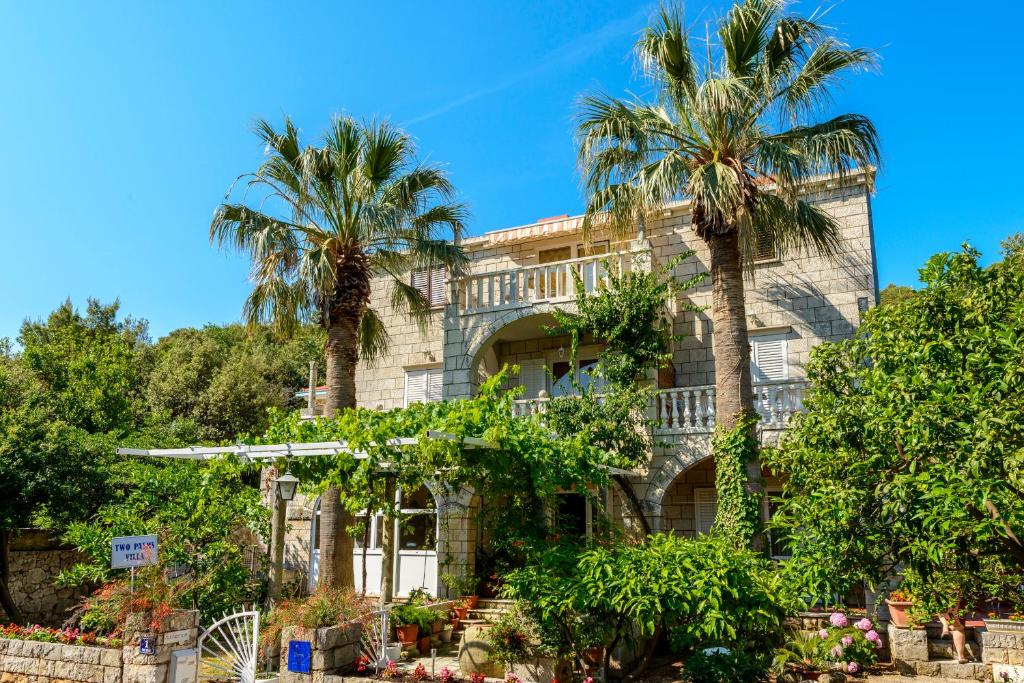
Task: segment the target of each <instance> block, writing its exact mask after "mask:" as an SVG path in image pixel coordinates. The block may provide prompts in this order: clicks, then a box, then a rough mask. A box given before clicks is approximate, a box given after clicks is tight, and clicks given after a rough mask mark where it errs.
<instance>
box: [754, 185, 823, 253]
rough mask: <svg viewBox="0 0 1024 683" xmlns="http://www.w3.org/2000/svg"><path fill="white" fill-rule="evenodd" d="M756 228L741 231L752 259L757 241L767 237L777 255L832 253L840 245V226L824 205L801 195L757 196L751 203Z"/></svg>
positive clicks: (764, 194)
mask: <svg viewBox="0 0 1024 683" xmlns="http://www.w3.org/2000/svg"><path fill="white" fill-rule="evenodd" d="M754 225H755V226H756V229H755V230H754V231H751V232H749V233H748V234H745V235H743V238H744V239H743V249H744V256H745V260H747V261H748V262H750V263H752V262H753V258H754V254H755V253H756V251H757V247H758V245H757V241H758V240H759V239H761V240H768V241H770V242H771V244H773V245H774V246H775V248H776V251H777V253H778V255H779V256H780V257H782V256H785V255H786V254H789V253H794V252H796V253H798V252H800V251H801V250H808V249H813V250H814V251H815V252H817V253H819V254H821V255H823V256H827V257H831V256H834V255H836V254H837V253H838V250H839V247H840V238H841V233H840V227H839V224H838V222H837V221H836V219H835V218H833V217H832V216H830V215H829V214H828V213H826V212H825V211H824V209H822V208H820V207H818V206H815V205H813V204H811V203H809V202H806V201H804V200H802V199H792V200H789V199H786V198H784V197H780V196H778V195H774V194H770V193H767V192H763V193H760V194H759V195H758V196H757V199H756V201H755V206H754Z"/></svg>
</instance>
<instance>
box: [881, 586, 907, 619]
mask: <svg viewBox="0 0 1024 683" xmlns="http://www.w3.org/2000/svg"><path fill="white" fill-rule="evenodd" d="M885 604H886V605H888V606H889V620H890V621H891V622H892V625H893V626H896V627H898V628H907V627H909V626H910V615H909V611H910V608H911V607H913V606H914V598H913V596H911V595H910V593H909V592H907V591H906V590H905V589H902V588H897V589H896V590H894V591H892V592H890V593H889V596H888V597H887V598H886V599H885Z"/></svg>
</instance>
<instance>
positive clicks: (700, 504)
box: [661, 458, 718, 537]
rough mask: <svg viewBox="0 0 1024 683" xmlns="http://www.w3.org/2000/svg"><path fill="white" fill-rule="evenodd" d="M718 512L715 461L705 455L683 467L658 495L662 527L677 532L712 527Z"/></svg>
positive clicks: (694, 533)
mask: <svg viewBox="0 0 1024 683" xmlns="http://www.w3.org/2000/svg"><path fill="white" fill-rule="evenodd" d="M717 512H718V492H717V491H716V490H715V461H714V459H713V458H705V459H703V460H701V461H700V462H698V463H697V464H695V465H693V466H692V467H690V468H689V469H686V470H683V471H682V472H680V473H679V474H678V475H676V478H675V479H674V480H673V481H672V483H671V484H669V486H667V487H666V488H665V495H664V496H663V497H662V499H661V525H662V526H661V528H662V530H664V531H674V532H675V533H676V534H678V535H680V536H690V537H693V536H697V535H699V534H706V533H708V532H709V531H711V527H712V525H713V524H714V523H715V516H716V514H717Z"/></svg>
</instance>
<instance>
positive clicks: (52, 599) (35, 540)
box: [0, 529, 87, 626]
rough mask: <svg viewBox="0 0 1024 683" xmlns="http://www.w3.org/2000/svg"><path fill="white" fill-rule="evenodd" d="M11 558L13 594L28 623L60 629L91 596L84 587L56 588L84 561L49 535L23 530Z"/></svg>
mask: <svg viewBox="0 0 1024 683" xmlns="http://www.w3.org/2000/svg"><path fill="white" fill-rule="evenodd" d="M10 558H11V567H10V589H11V595H12V596H13V597H14V600H15V602H16V603H17V605H18V607H19V609H21V611H22V617H23V619H22V621H23V622H25V623H30V624H42V625H44V626H59V625H60V624H61V623H62V622H63V621H64V620H65V619H66V618H67V617H68V611H69V610H70V609H72V608H73V607H75V606H76V605H77V604H78V603H79V602H80V601H81V599H82V597H84V596H85V595H86V593H87V591H86V589H84V588H57V587H56V586H54V585H53V581H54V579H55V578H56V577H57V574H58V573H60V572H61V571H62V570H64V569H67V568H68V567H70V566H71V565H73V564H75V563H76V562H78V561H80V559H81V558H80V556H79V554H78V553H77V552H75V551H74V550H73V549H71V548H68V547H67V546H63V545H61V544H60V543H59V541H58V540H57V539H55V538H53V537H52V536H51V535H50V534H48V533H47V532H43V531H37V530H35V529H25V530H21V531H19V532H18V533H17V534H16V535H15V537H14V539H12V542H11V553H10ZM2 613H3V611H2V610H0V614H2Z"/></svg>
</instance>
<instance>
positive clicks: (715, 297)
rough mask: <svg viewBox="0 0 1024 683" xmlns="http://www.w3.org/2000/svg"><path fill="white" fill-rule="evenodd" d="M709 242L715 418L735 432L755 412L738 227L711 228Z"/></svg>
mask: <svg viewBox="0 0 1024 683" xmlns="http://www.w3.org/2000/svg"><path fill="white" fill-rule="evenodd" d="M707 243H708V247H709V248H710V250H711V315H712V324H713V326H714V329H713V335H714V354H715V421H716V423H717V424H719V425H721V426H722V427H724V428H725V429H726V430H729V431H731V430H732V429H733V428H734V427H735V426H736V425H737V424H738V423H739V421H740V419H741V417H743V416H744V415H752V414H753V413H754V392H753V388H752V386H751V377H750V341H749V339H748V338H747V311H746V305H745V303H744V300H743V262H742V257H741V255H740V247H739V235H738V233H737V232H736V231H735V230H730V231H728V232H726V233H724V234H721V233H716V232H714V231H709V233H708V239H707Z"/></svg>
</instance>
